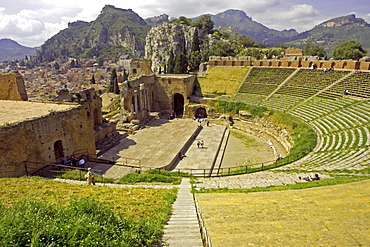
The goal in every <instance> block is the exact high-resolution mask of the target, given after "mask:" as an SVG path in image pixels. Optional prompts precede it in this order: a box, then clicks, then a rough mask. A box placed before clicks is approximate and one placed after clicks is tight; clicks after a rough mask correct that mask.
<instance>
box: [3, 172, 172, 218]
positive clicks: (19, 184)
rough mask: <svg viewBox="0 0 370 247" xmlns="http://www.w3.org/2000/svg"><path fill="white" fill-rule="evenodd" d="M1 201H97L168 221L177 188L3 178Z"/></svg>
mask: <svg viewBox="0 0 370 247" xmlns="http://www.w3.org/2000/svg"><path fill="white" fill-rule="evenodd" d="M0 187H1V188H3V189H2V193H1V194H0V201H1V203H2V204H3V205H5V206H12V205H14V204H15V203H16V202H18V201H20V200H22V199H35V200H42V201H46V202H50V203H52V204H56V205H62V206H66V205H69V203H70V201H72V200H75V199H79V198H93V199H95V200H97V201H100V202H103V203H106V204H108V205H109V206H111V207H112V209H113V211H114V212H116V213H117V214H121V215H123V216H125V217H132V218H134V219H142V218H156V219H160V220H164V221H166V219H167V218H168V216H169V215H170V213H171V205H172V202H173V201H174V199H175V197H176V194H177V189H150V188H109V187H102V186H87V185H75V184H67V183H63V182H56V181H50V180H46V179H41V178H6V179H5V178H2V179H0Z"/></svg>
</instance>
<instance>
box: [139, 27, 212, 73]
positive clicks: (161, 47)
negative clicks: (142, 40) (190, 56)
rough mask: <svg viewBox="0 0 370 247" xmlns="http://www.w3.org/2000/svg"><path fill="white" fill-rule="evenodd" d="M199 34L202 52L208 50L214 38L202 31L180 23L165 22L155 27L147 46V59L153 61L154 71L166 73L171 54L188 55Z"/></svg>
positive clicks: (149, 34) (147, 38)
mask: <svg viewBox="0 0 370 247" xmlns="http://www.w3.org/2000/svg"><path fill="white" fill-rule="evenodd" d="M196 33H197V35H198V40H199V43H200V50H202V49H206V48H207V47H208V46H209V45H210V44H211V43H212V36H211V35H208V34H206V32H205V31H203V30H202V29H198V28H196V27H191V26H187V25H183V24H179V23H169V22H165V23H162V24H160V25H157V26H153V27H152V28H151V30H150V31H149V32H148V35H147V37H146V44H145V58H146V59H150V60H151V61H152V69H153V71H154V72H158V71H159V68H161V70H162V71H164V66H165V64H166V63H167V61H168V59H169V57H170V54H171V52H173V54H174V55H177V54H179V53H181V52H183V51H185V54H187V53H188V52H189V51H190V50H191V47H192V42H193V39H194V35H195V34H196Z"/></svg>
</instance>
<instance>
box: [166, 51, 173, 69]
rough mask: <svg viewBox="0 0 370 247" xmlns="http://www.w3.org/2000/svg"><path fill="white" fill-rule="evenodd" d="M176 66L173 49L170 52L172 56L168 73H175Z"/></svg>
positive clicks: (169, 60)
mask: <svg viewBox="0 0 370 247" xmlns="http://www.w3.org/2000/svg"><path fill="white" fill-rule="evenodd" d="M174 68H175V56H174V55H173V51H171V52H170V57H169V58H168V61H167V71H166V72H167V74H173V73H174V71H173V70H174Z"/></svg>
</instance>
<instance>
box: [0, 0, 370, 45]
mask: <svg viewBox="0 0 370 247" xmlns="http://www.w3.org/2000/svg"><path fill="white" fill-rule="evenodd" d="M106 4H110V5H113V6H115V7H117V8H122V9H132V10H133V11H134V12H136V13H137V14H139V15H140V16H141V17H143V18H147V17H152V16H158V15H161V14H167V15H169V16H170V17H175V18H177V17H179V16H186V17H189V18H191V17H197V16H199V15H201V14H218V13H221V12H223V11H225V10H227V9H239V10H243V11H245V12H246V13H247V15H248V16H249V17H252V19H253V20H255V21H257V22H260V23H262V24H263V25H265V26H267V27H269V28H272V29H276V30H283V29H290V28H294V29H296V30H297V31H298V32H302V31H306V30H309V29H311V28H313V27H314V26H315V25H317V24H320V23H321V22H323V21H326V20H328V19H331V18H334V17H339V16H344V15H348V14H356V17H358V18H363V19H365V20H366V21H367V22H368V23H370V2H369V0H244V1H241V0H228V1H225V0H187V1H184V0H167V1H159V0H136V1H128V0H105V1H103V0H62V1H55V0H11V1H8V0H6V1H5V0H2V1H1V2H0V39H4V38H10V39H13V40H15V41H17V42H18V43H20V44H21V45H24V46H29V47H35V46H40V45H42V44H43V43H44V42H45V41H46V40H47V39H48V38H50V37H52V36H53V35H55V34H56V33H58V32H59V31H60V30H62V29H65V28H66V27H67V25H68V22H73V21H77V20H83V21H93V20H95V19H96V17H97V16H98V15H99V13H100V11H101V9H102V8H103V7H104V5H106Z"/></svg>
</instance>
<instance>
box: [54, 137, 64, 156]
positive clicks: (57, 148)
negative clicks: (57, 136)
mask: <svg viewBox="0 0 370 247" xmlns="http://www.w3.org/2000/svg"><path fill="white" fill-rule="evenodd" d="M54 155H55V160H57V159H59V158H63V157H64V151H63V142H62V141H61V140H58V141H56V142H54Z"/></svg>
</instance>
